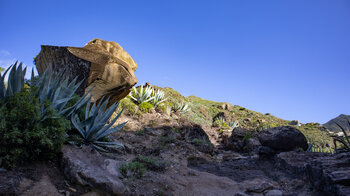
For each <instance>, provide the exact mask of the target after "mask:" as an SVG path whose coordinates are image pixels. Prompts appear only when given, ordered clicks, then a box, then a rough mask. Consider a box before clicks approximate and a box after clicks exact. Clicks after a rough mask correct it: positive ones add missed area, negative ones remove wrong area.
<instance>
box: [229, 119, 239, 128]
mask: <svg viewBox="0 0 350 196" xmlns="http://www.w3.org/2000/svg"><path fill="white" fill-rule="evenodd" d="M228 126H230V127H231V128H232V129H234V128H237V127H239V123H238V121H237V120H235V121H233V122H229V123H228Z"/></svg>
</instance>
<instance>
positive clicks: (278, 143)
mask: <svg viewBox="0 0 350 196" xmlns="http://www.w3.org/2000/svg"><path fill="white" fill-rule="evenodd" d="M258 138H259V141H260V143H261V145H263V146H265V147H268V148H271V149H273V150H275V151H278V152H286V151H292V150H295V149H297V148H302V149H303V150H307V148H308V144H307V140H306V138H305V136H304V135H303V134H302V133H301V132H300V131H299V130H298V129H296V128H294V127H290V126H283V127H274V128H270V129H266V130H263V131H260V132H259V134H258Z"/></svg>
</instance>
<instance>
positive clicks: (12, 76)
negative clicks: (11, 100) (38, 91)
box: [0, 62, 27, 99]
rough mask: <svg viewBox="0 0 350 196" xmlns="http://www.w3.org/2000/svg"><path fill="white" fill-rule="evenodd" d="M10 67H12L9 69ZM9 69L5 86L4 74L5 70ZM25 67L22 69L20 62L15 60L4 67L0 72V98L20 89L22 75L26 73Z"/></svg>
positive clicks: (11, 94) (22, 79) (22, 80)
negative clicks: (7, 66) (2, 71)
mask: <svg viewBox="0 0 350 196" xmlns="http://www.w3.org/2000/svg"><path fill="white" fill-rule="evenodd" d="M11 68H12V69H11ZM10 69H11V71H10V73H9V77H8V82H7V88H6V86H5V81H4V80H5V76H6V74H7V72H8V71H9V70H10ZM26 70H27V68H24V69H23V70H22V63H19V65H18V66H17V62H16V63H15V64H13V65H11V66H10V67H9V68H7V69H6V71H5V72H4V74H3V75H1V74H0V99H5V98H6V97H9V96H13V95H14V94H15V93H18V92H20V91H21V90H22V88H23V86H24V77H25V75H26Z"/></svg>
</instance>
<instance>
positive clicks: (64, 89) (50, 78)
mask: <svg viewBox="0 0 350 196" xmlns="http://www.w3.org/2000/svg"><path fill="white" fill-rule="evenodd" d="M76 80H77V77H76V78H74V79H73V80H72V81H71V82H68V77H66V78H65V77H64V70H62V71H61V72H59V73H58V74H56V73H55V71H53V70H51V68H50V67H49V68H47V69H46V70H45V72H44V73H43V74H42V75H41V76H40V77H39V79H37V80H36V79H35V77H34V69H33V70H32V76H31V80H30V84H31V86H33V87H35V88H32V89H33V91H34V93H35V94H36V95H37V96H38V98H39V100H40V104H41V106H42V107H41V112H42V113H43V114H45V112H46V109H47V106H46V104H45V103H46V101H49V103H50V106H51V107H52V108H54V109H55V110H56V111H57V112H58V114H59V115H64V116H66V117H69V116H71V115H72V114H73V112H74V111H76V110H78V109H79V108H81V107H82V106H83V105H84V104H86V102H87V101H88V100H89V99H85V98H86V96H87V95H88V93H86V94H85V95H84V96H83V97H82V98H81V99H79V101H78V102H77V103H76V104H75V105H74V106H71V107H68V108H66V107H65V106H66V105H67V103H68V101H69V100H71V99H72V98H73V95H74V93H75V91H76V90H77V89H78V88H79V86H80V85H81V83H82V82H83V81H80V82H78V83H76ZM46 118H47V116H46V115H43V119H42V120H45V119H46Z"/></svg>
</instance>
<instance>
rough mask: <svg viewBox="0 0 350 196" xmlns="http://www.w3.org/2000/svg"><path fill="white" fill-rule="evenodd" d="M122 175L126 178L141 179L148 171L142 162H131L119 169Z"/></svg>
mask: <svg viewBox="0 0 350 196" xmlns="http://www.w3.org/2000/svg"><path fill="white" fill-rule="evenodd" d="M119 171H120V173H121V174H122V175H123V176H124V177H126V178H132V179H133V178H141V177H142V176H143V175H144V174H145V173H146V171H147V169H146V167H145V165H144V164H143V163H140V162H130V163H127V164H122V165H121V166H120V167H119Z"/></svg>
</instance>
